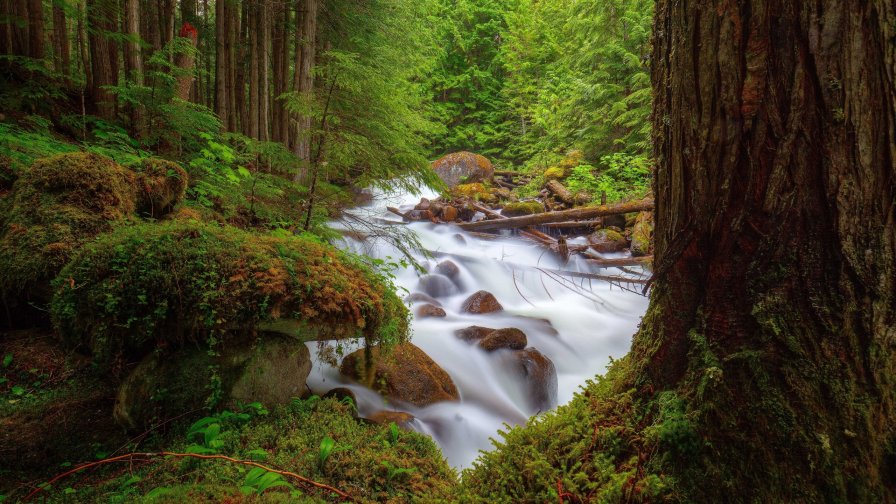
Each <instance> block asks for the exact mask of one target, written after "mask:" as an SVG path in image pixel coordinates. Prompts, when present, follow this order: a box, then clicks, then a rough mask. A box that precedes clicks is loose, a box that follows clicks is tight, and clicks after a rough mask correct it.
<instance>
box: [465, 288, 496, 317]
mask: <svg viewBox="0 0 896 504" xmlns="http://www.w3.org/2000/svg"><path fill="white" fill-rule="evenodd" d="M503 310H504V307H503V306H501V303H499V302H498V300H497V299H496V298H495V296H494V294H492V293H491V292H488V291H484V290H481V291H477V292H476V293H474V294H473V295H472V296H470V297H468V298H467V299H466V301H464V304H463V305H461V307H460V311H462V312H465V313H476V314H482V313H494V312H499V311H503Z"/></svg>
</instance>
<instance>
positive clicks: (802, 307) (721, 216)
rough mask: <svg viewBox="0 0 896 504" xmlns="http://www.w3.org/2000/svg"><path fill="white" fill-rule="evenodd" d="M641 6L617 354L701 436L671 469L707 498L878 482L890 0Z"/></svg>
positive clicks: (887, 309)
mask: <svg viewBox="0 0 896 504" xmlns="http://www.w3.org/2000/svg"><path fill="white" fill-rule="evenodd" d="M656 9H657V10H656V20H655V28H654V30H655V40H654V53H653V58H652V63H653V83H654V94H655V112H654V116H653V127H654V140H655V155H656V161H657V170H656V175H655V193H656V194H655V196H656V198H655V199H656V257H657V261H656V262H655V264H654V267H655V277H654V278H655V287H654V290H653V294H652V298H651V308H650V310H649V311H648V315H647V316H646V317H645V319H644V322H643V324H642V329H641V331H640V332H639V334H638V335H637V336H636V338H635V342H634V345H633V356H634V357H635V359H637V360H636V362H637V363H638V366H639V367H638V369H639V370H640V375H638V376H640V379H639V381H640V383H641V385H642V386H643V388H642V390H647V391H649V393H648V395H652V394H653V392H654V391H660V390H674V391H676V392H677V393H678V394H679V395H680V396H681V397H683V398H684V399H685V401H686V404H687V405H688V406H687V408H688V411H687V414H688V416H689V418H691V419H693V421H694V422H695V424H696V426H697V428H698V431H699V434H700V436H699V439H701V440H704V441H703V444H702V445H701V446H702V448H701V451H700V456H699V457H695V458H692V459H690V460H688V461H687V462H686V463H683V464H682V465H680V466H678V467H679V468H681V467H693V468H696V469H695V471H694V472H692V473H686V474H682V475H681V476H682V477H681V479H680V481H682V482H683V484H684V485H685V486H686V487H687V488H689V491H690V492H689V493H691V494H692V495H691V497H692V498H693V499H694V500H696V501H704V502H708V501H721V500H726V499H727V498H729V497H731V496H732V495H734V496H735V498H736V499H738V500H742V501H757V502H758V501H769V500H776V501H786V502H792V501H804V502H818V501H824V500H827V501H838V500H842V501H852V502H875V501H876V502H880V501H887V500H892V499H893V498H894V482H896V422H894V420H896V415H894V394H896V360H894V346H896V173H894V170H896V169H894V166H896V87H894V83H896V45H894V42H893V41H894V37H896V4H894V2H893V1H892V0H868V1H862V2H858V1H841V0H820V1H812V2H810V1H805V0H754V1H741V2H730V1H723V0H660V1H658V2H657V5H656ZM679 470H681V471H684V470H683V469H679ZM697 474H702V475H704V476H703V477H700V478H699V479H694V478H690V479H689V478H688V477H689V476H694V475H697ZM717 482H718V483H722V484H715V483H717Z"/></svg>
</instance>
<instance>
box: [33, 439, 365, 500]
mask: <svg viewBox="0 0 896 504" xmlns="http://www.w3.org/2000/svg"><path fill="white" fill-rule="evenodd" d="M159 457H175V458H195V459H202V460H226V461H227V462H232V463H234V464H240V465H246V466H252V467H258V468H259V469H264V470H265V471H268V472H272V473H275V474H279V475H281V476H289V477H290V478H293V479H295V480H298V481H299V482H300V483H302V484H305V485H310V486H314V487H317V488H321V489H323V490H327V491H329V492H332V493H334V494H336V495H339V496H340V497H342V498H343V499H345V500H349V501H354V498H353V497H352V496H351V495H349V494H347V493H345V492H343V491H342V490H339V489H338V488H333V487H331V486H329V485H326V484H324V483H319V482H317V481H314V480H311V479H308V478H306V477H304V476H301V475H298V474H296V473H294V472H289V471H280V470H278V469H273V468H271V467H267V466H264V465H261V464H259V463H258V462H253V461H251V460H241V459H235V458H232V457H228V456H226V455H202V454H199V453H175V452H165V451H163V452H146V453H126V454H124V455H119V456H117V457H110V458H106V459H103V460H97V461H95V462H88V463H86V464H82V465H79V466H78V467H75V468H74V469H71V470H68V471H66V472H64V473H62V474H59V475H56V476H54V477H53V478H51V479H50V480H49V481H47V482H46V483H44V484H43V485H41V486H39V487H37V488H35V489H34V490H33V491H32V492H31V493H29V494H28V495H26V496H25V499H24V500H25V501H27V500H30V499H31V498H32V497H34V496H35V495H37V494H38V493H40V492H41V491H43V490H44V489H45V488H47V487H49V486H50V485H52V484H53V483H55V482H57V481H59V480H61V479H63V478H65V477H68V476H70V475H72V474H75V473H77V472H81V471H83V470H85V469H90V468H91V467H97V466H100V465H104V464H109V463H112V462H132V461H133V460H135V459H151V458H159Z"/></svg>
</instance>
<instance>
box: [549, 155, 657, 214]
mask: <svg viewBox="0 0 896 504" xmlns="http://www.w3.org/2000/svg"><path fill="white" fill-rule="evenodd" d="M601 166H602V169H601V170H599V171H598V170H597V169H596V168H594V167H593V166H591V165H587V164H581V165H579V166H576V167H575V168H573V169H572V172H571V174H570V175H569V177H567V179H566V184H567V188H568V189H569V190H570V191H573V192H586V193H588V194H590V195H592V197H593V199H594V200H595V201H599V200H600V195H601V194H602V193H605V194H606V195H607V201H608V202H614V201H619V200H623V199H626V198H630V197H638V196H643V195H644V193H646V192H647V191H648V190H649V187H650V180H651V179H650V177H651V174H650V167H649V161H648V159H647V158H645V157H643V156H632V155H629V154H624V153H616V154H610V155H607V156H604V157H603V158H601ZM595 173H597V175H595Z"/></svg>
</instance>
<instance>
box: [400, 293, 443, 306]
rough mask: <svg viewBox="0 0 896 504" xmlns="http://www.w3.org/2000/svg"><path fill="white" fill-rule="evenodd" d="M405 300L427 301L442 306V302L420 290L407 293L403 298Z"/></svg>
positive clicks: (412, 301) (409, 301)
mask: <svg viewBox="0 0 896 504" xmlns="http://www.w3.org/2000/svg"><path fill="white" fill-rule="evenodd" d="M404 300H405V302H408V303H411V304H414V303H427V304H431V305H435V306H442V303H440V302H438V301H436V300H435V298H433V297H431V296H428V295H426V294H424V293H422V292H412V293H410V294H408V295H407V296H406V297H405V298H404Z"/></svg>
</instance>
